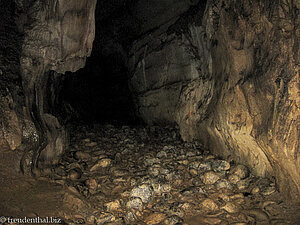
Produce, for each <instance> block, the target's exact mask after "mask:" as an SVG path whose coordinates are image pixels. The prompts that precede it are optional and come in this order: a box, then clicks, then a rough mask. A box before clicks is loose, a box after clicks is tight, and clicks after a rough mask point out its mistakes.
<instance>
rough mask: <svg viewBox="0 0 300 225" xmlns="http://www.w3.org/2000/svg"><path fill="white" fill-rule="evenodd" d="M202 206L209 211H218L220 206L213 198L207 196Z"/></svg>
mask: <svg viewBox="0 0 300 225" xmlns="http://www.w3.org/2000/svg"><path fill="white" fill-rule="evenodd" d="M201 206H202V207H203V208H204V209H206V210H209V211H217V210H218V209H219V206H218V205H217V204H216V203H215V202H214V201H213V200H211V199H209V198H207V199H205V200H204V201H202V202H201Z"/></svg>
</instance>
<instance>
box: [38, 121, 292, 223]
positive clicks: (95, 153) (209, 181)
mask: <svg viewBox="0 0 300 225" xmlns="http://www.w3.org/2000/svg"><path fill="white" fill-rule="evenodd" d="M91 143H93V144H91ZM50 171H51V172H50V173H48V174H46V175H42V176H43V179H45V177H46V178H48V179H50V180H51V181H52V182H55V183H57V184H59V185H64V186H66V187H68V190H69V192H68V193H66V194H65V195H64V197H63V203H64V205H65V206H66V207H67V208H69V209H71V210H72V213H69V214H66V215H64V218H65V222H66V223H67V224H75V223H78V221H79V220H78V218H80V221H81V222H82V223H86V224H166V225H169V224H174V225H175V224H177V225H178V224H261V225H265V224H295V222H294V221H293V222H292V220H291V221H289V218H287V217H286V214H285V210H283V209H284V208H283V207H284V203H283V202H282V200H281V196H280V193H278V191H277V189H276V185H275V183H274V182H273V181H272V180H269V179H267V178H259V177H255V176H253V175H252V174H251V173H250V172H249V170H248V168H247V167H245V166H244V165H236V164H234V163H232V162H231V163H229V162H227V161H226V160H221V159H219V158H218V157H217V156H214V155H211V154H210V153H209V151H208V150H206V149H204V148H203V146H202V145H201V144H200V143H198V142H191V143H186V142H183V141H182V140H181V139H180V135H179V133H178V130H177V129H176V128H175V127H170V126H169V127H164V128H162V127H156V126H151V127H128V126H123V127H114V126H112V125H103V126H99V125H98V126H96V128H91V127H87V126H74V127H72V132H71V145H70V147H69V149H68V150H67V151H66V152H65V154H64V155H63V157H62V159H61V161H60V163H59V164H58V165H57V167H56V168H50ZM41 174H42V173H41ZM290 219H291V218H290Z"/></svg>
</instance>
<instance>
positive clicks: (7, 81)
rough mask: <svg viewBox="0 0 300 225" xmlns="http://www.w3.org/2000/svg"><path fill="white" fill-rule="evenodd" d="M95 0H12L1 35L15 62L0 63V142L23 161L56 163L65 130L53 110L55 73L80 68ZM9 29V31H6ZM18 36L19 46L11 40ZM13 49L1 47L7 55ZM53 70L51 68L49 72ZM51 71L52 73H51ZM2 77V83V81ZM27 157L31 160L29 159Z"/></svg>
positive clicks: (90, 36)
mask: <svg viewBox="0 0 300 225" xmlns="http://www.w3.org/2000/svg"><path fill="white" fill-rule="evenodd" d="M95 6H96V0H92V1H90V0H88V1H76V0H72V1H64V0H48V1H11V3H10V4H8V5H3V10H4V11H6V13H7V14H9V15H7V17H6V20H5V21H4V24H3V27H1V28H2V29H1V35H0V37H1V39H3V40H4V43H7V44H8V46H2V47H3V48H5V47H6V48H7V47H8V48H11V49H12V50H14V52H13V53H11V58H12V59H13V60H11V61H8V62H5V61H1V67H2V68H1V71H2V72H1V73H2V77H1V78H2V80H1V84H3V87H2V86H1V101H0V104H1V131H2V133H1V136H0V139H1V140H2V141H1V142H2V143H4V144H5V145H7V146H8V147H9V149H11V150H20V151H22V152H23V151H24V152H25V154H24V156H23V159H22V164H23V165H24V167H26V166H25V164H28V165H29V166H30V165H31V166H30V167H32V168H34V167H36V166H37V159H40V162H44V163H46V164H52V163H56V162H57V159H58V156H59V155H60V154H61V153H62V151H63V146H64V144H65V143H66V137H65V136H66V133H65V131H64V129H63V127H62V126H61V125H60V124H59V122H58V120H57V118H56V117H55V116H54V115H53V114H52V113H53V112H52V111H53V110H51V108H52V107H53V104H54V101H55V95H56V94H57V91H58V87H57V85H58V83H57V82H54V81H55V80H57V79H56V78H55V77H57V76H58V74H59V73H64V72H65V71H75V70H78V69H79V68H82V67H83V66H84V64H85V59H86V57H87V56H89V55H90V53H91V49H92V43H93V39H94V31H95V29H94V22H95V19H94V10H95ZM7 27H9V28H10V30H7ZM16 38H18V40H19V42H18V44H15V43H12V42H14V39H16ZM9 52H11V51H9V50H8V51H7V52H5V50H3V51H1V57H3V59H7V54H8V53H9ZM48 71H53V72H51V73H50V72H48ZM54 71H55V72H54ZM2 81H3V82H2ZM30 159H33V161H31V160H30Z"/></svg>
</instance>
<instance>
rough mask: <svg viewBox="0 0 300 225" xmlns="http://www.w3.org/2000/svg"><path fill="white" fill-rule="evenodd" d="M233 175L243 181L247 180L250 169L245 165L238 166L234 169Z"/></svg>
mask: <svg viewBox="0 0 300 225" xmlns="http://www.w3.org/2000/svg"><path fill="white" fill-rule="evenodd" d="M231 173H232V174H235V175H237V176H238V177H239V178H241V179H245V178H246V177H248V176H249V169H248V167H246V166H244V165H237V166H235V167H233V168H232V170H231Z"/></svg>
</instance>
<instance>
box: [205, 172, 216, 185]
mask: <svg viewBox="0 0 300 225" xmlns="http://www.w3.org/2000/svg"><path fill="white" fill-rule="evenodd" d="M219 179H220V176H219V175H218V174H217V173H215V172H213V171H209V172H206V173H204V175H203V183H204V184H214V183H216V182H217V181H218V180H219Z"/></svg>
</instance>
